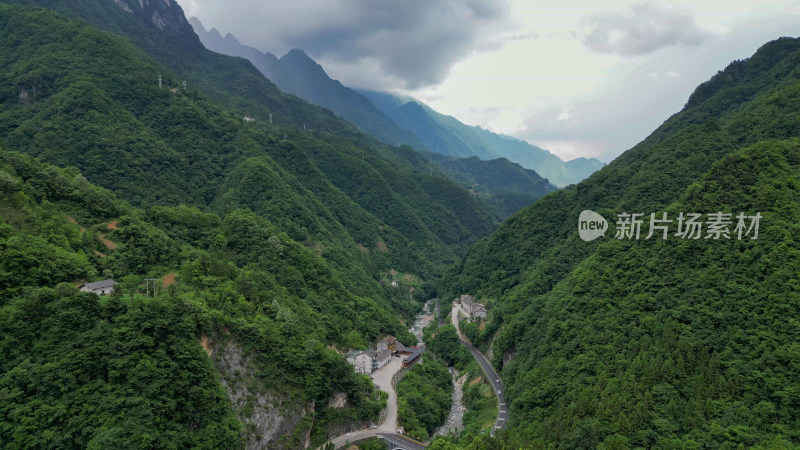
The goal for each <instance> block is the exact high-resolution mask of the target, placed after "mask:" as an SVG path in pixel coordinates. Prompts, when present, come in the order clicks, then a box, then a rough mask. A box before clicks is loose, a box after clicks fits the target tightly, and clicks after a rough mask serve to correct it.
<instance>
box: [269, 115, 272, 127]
mask: <svg viewBox="0 0 800 450" xmlns="http://www.w3.org/2000/svg"><path fill="white" fill-rule="evenodd" d="M269 124H270V125H272V113H270V114H269Z"/></svg>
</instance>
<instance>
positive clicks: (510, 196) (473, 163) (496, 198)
mask: <svg viewBox="0 0 800 450" xmlns="http://www.w3.org/2000/svg"><path fill="white" fill-rule="evenodd" d="M425 156H426V157H427V158H428V159H430V160H431V161H433V162H435V163H436V164H438V165H439V166H441V167H442V168H443V169H444V170H445V171H447V173H449V174H450V176H451V177H452V178H453V179H454V180H456V181H458V182H460V183H462V185H463V186H464V187H467V188H469V189H470V190H471V192H472V193H473V194H475V195H481V196H485V198H486V199H487V202H489V204H490V205H492V206H494V208H495V210H496V211H498V213H499V214H500V217H502V218H506V217H508V216H510V215H511V214H513V213H515V212H516V211H518V210H520V209H522V208H524V207H526V206H528V205H530V204H531V203H533V202H535V201H536V200H538V199H539V198H541V197H542V196H544V195H545V194H548V193H550V192H553V191H555V190H556V188H555V187H554V186H552V185H550V182H549V181H548V180H547V179H545V178H542V177H540V176H539V174H537V173H536V172H534V171H533V170H530V169H525V168H524V167H522V166H520V165H519V164H516V163H512V162H511V161H509V160H507V159H505V158H498V159H492V160H488V161H482V160H480V159H478V157H477V156H472V157H470V158H452V157H447V156H444V155H440V154H438V153H430V152H426V153H425Z"/></svg>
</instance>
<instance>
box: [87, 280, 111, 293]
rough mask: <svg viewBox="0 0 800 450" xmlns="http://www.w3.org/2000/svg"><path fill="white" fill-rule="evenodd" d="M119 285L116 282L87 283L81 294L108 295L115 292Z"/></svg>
mask: <svg viewBox="0 0 800 450" xmlns="http://www.w3.org/2000/svg"><path fill="white" fill-rule="evenodd" d="M116 284H117V282H116V281H114V280H103V281H95V282H93V283H86V284H84V285H83V286H81V287H80V291H81V292H91V293H93V294H97V295H108V294H110V293H112V292H114V286H115V285H116Z"/></svg>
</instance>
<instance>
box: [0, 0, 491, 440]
mask: <svg viewBox="0 0 800 450" xmlns="http://www.w3.org/2000/svg"><path fill="white" fill-rule="evenodd" d="M11 3H15V4H8V3H0V42H2V45H3V48H4V49H6V51H4V52H2V53H1V54H0V105H2V107H0V139H2V144H0V148H2V150H0V166H1V167H2V170H1V171H0V183H2V187H3V196H2V202H1V203H2V207H3V214H2V217H1V219H2V222H0V223H1V224H2V225H0V227H2V239H0V251H2V252H3V259H2V262H0V289H2V296H1V297H0V323H1V325H0V333H2V337H1V338H0V342H2V345H3V357H2V358H0V359H2V361H0V392H2V395H3V398H5V399H7V400H8V401H4V402H3V406H2V412H0V446H2V447H6V446H10V447H12V448H13V447H22V446H25V445H33V446H42V447H91V448H108V447H119V448H144V447H149V448H152V447H171V446H178V447H195V446H199V447H206V448H229V447H238V446H240V445H244V444H245V443H246V444H247V445H256V446H266V445H270V446H274V447H277V448H295V447H298V446H304V445H311V444H312V443H313V444H314V445H319V444H321V443H323V442H324V441H325V440H326V439H327V438H328V437H329V434H330V433H338V432H339V431H338V430H342V429H353V428H356V427H360V426H362V425H364V424H368V423H369V422H370V421H372V420H375V419H376V416H377V413H378V412H379V410H380V409H381V408H382V402H383V401H384V399H383V397H381V396H380V395H377V394H376V393H375V392H373V387H372V384H371V383H370V382H369V381H368V379H366V378H365V377H362V376H358V375H356V374H355V373H354V372H353V369H352V367H351V366H349V365H348V364H347V362H346V360H345V358H344V357H343V356H342V355H341V354H340V352H342V351H346V350H348V349H351V348H365V347H366V346H368V345H369V344H370V343H372V342H374V341H375V340H376V339H378V338H380V337H382V336H384V335H386V334H393V335H396V336H398V337H399V338H400V339H401V340H402V341H404V342H406V343H407V344H411V343H412V342H413V341H414V339H413V337H412V336H411V335H410V334H409V333H408V332H407V331H406V330H407V325H405V324H404V323H403V318H404V317H410V316H411V315H413V313H415V312H416V310H417V309H418V308H419V300H418V299H419V298H421V297H422V296H426V295H428V294H429V293H430V289H431V288H430V285H429V283H427V282H428V281H430V280H432V279H435V278H436V276H437V274H440V273H442V271H443V269H444V267H445V265H446V264H449V263H450V262H452V261H453V260H454V259H455V258H456V256H457V255H458V254H460V253H463V251H464V250H465V249H466V247H467V246H468V245H469V244H470V243H471V242H474V241H475V240H476V239H477V238H479V237H480V236H482V235H486V234H488V233H489V232H490V231H491V230H492V229H493V228H494V227H495V222H496V219H495V216H494V213H493V212H492V210H491V208H490V207H489V206H488V205H487V204H486V203H485V202H483V201H482V200H480V199H477V198H475V197H474V196H471V195H470V194H469V193H468V192H467V191H466V190H464V189H463V188H461V187H460V186H459V185H457V184H456V183H454V182H452V181H451V180H449V179H448V178H447V176H446V175H445V173H444V172H443V171H442V170H441V169H440V168H439V167H437V166H435V165H433V164H431V163H430V162H429V161H427V160H426V159H425V158H424V157H423V156H422V155H421V154H419V153H418V152H416V151H414V150H413V149H411V148H410V147H397V148H394V147H390V146H388V145H385V144H382V143H380V142H378V141H376V140H375V139H373V138H371V137H369V136H365V135H362V134H360V133H358V132H356V131H355V129H354V127H353V126H352V125H350V124H349V123H347V122H344V121H342V120H341V119H339V118H337V117H335V116H334V115H333V114H331V113H330V112H329V111H327V110H323V109H321V108H318V107H315V106H312V105H308V104H306V103H305V102H303V101H302V100H300V99H297V98H296V97H293V96H289V95H286V94H283V93H280V92H279V91H278V90H277V89H276V88H275V87H274V86H273V85H271V84H270V83H269V82H268V81H267V80H266V79H264V78H263V76H261V75H260V74H259V73H258V72H256V71H255V69H254V68H252V66H251V65H250V64H249V63H246V65H245V64H240V62H237V61H239V60H237V59H235V58H230V57H225V56H221V55H216V56H215V55H213V54H211V53H210V52H207V51H206V50H205V49H203V48H202V47H201V46H197V45H195V44H196V43H197V42H199V41H197V39H196V37H194V35H193V34H191V33H177V34H176V33H173V32H172V31H170V30H172V28H171V27H172V26H173V25H171V24H174V23H182V22H180V21H178V22H174V21H173V20H169V19H165V20H164V21H163V22H164V23H163V24H162V25H163V29H162V27H161V26H156V25H154V22H152V21H151V20H150V19H151V18H153V17H166V16H168V15H169V14H168V13H170V12H171V13H175V14H177V13H178V12H180V10H179V8H178V7H177V5H175V4H174V3H172V4H171V7H172V8H175V9H174V10H163V9H158V8H162V6H163V5H167V6H170V5H168V4H166V3H161V2H159V5H160V6H158V7H157V9H156V10H157V11H160V12H159V13H158V14H156V13H155V12H154V11H155V10H153V9H152V8H155V6H153V4H151V3H147V4H144V9H137V8H139V6H138V2H130V3H124V2H123V3H124V5H127V6H128V8H127V9H125V8H124V5H123V3H121V2H116V3H112V2H100V1H96V2H95V1H89V0H87V1H83V2H71V1H63V2H41V3H42V4H45V3H46V5H47V6H48V7H50V8H52V9H54V10H56V11H61V12H66V13H67V15H66V16H65V15H61V14H59V13H56V12H54V11H48V10H46V9H42V8H34V7H31V6H30V4H29V3H30V2H11ZM16 3H25V4H24V5H17V4H16ZM37 3H39V2H37ZM149 14H153V15H152V16H149ZM181 14H182V13H181ZM76 15H78V16H80V17H83V19H84V20H75V16H76ZM174 17H177V16H174ZM176 20H177V19H176ZM158 23H160V22H158V21H157V22H155V24H158ZM93 24H98V25H102V24H104V25H105V27H106V28H108V29H110V30H113V31H116V32H120V33H122V35H117V34H114V33H112V32H109V31H103V30H99V29H97V28H94V27H93V26H92V25H93ZM192 42H195V44H192ZM154 48H155V49H156V50H154ZM173 57H174V58H173ZM218 67H220V68H219V69H218ZM202 71H205V73H203V75H204V76H200V73H201V72H202ZM187 73H192V74H193V75H191V76H189V75H187ZM158 75H161V77H162V83H163V86H162V87H161V88H159V85H158V81H157V79H158ZM229 75H233V78H232V79H233V80H243V81H246V82H247V83H250V84H251V86H250V87H251V88H252V89H253V93H254V95H253V96H252V97H246V96H242V97H238V98H237V97H236V95H237V93H241V92H243V91H241V90H240V89H239V88H240V87H241V86H238V87H231V86H227V85H226V84H225V83H220V82H219V80H221V79H225V77H227V76H229ZM184 79H188V80H189V83H188V88H187V89H184V87H183V85H182V81H183V80H184ZM273 95H274V96H273ZM259 96H261V97H262V98H261V99H259ZM218 99H220V100H219V101H218ZM262 100H263V101H262ZM275 105H277V106H279V107H280V108H284V109H280V108H279V109H272V107H273V106H275ZM295 106H297V108H295ZM270 111H281V112H282V114H285V116H284V117H285V118H292V120H291V121H286V120H284V119H281V120H276V121H275V122H276V123H273V124H269V122H268V120H267V119H266V117H265V116H266V115H267V113H268V112H270ZM326 111H327V112H326ZM248 114H252V116H251V117H254V118H255V120H254V121H250V120H245V118H244V116H245V115H248ZM295 119H297V120H295ZM306 119H309V120H308V121H306ZM303 124H307V128H308V129H307V130H304V129H303V126H302V125H303ZM312 127H313V129H312ZM7 148H9V149H14V150H15V151H19V152H21V153H22V154H24V155H21V154H16V153H11V152H10V151H8V150H6V149H7ZM32 157H35V158H36V159H35V160H34V159H32ZM39 161H42V162H39ZM49 164H55V165H58V166H62V167H67V168H62V169H58V168H55V167H54V166H51V165H49ZM84 177H85V178H84ZM92 183H96V184H97V185H100V186H102V187H103V188H105V189H108V191H106V190H104V189H101V188H97V187H94V186H93V185H92ZM111 192H113V193H114V194H111ZM116 196H118V197H116ZM117 198H119V199H121V200H117ZM126 201H127V202H129V203H125V202H126ZM112 222H113V223H114V227H113V228H112V227H111V223H112ZM391 270H398V271H402V272H404V273H414V274H415V275H417V276H418V277H420V278H422V280H424V281H426V283H424V284H423V286H422V287H421V288H420V289H418V291H417V292H416V293H415V294H414V296H417V298H414V296H412V295H409V294H410V292H408V291H406V290H402V291H399V290H397V289H393V288H391V287H390V286H388V285H386V284H383V283H382V282H381V280H383V279H384V278H385V274H386V273H387V272H389V271H391ZM167 275H169V276H174V277H176V278H177V283H178V284H177V285H174V286H172V287H170V288H169V289H166V290H165V291H162V295H161V296H159V297H157V298H155V299H153V298H146V296H145V295H143V294H144V292H143V291H144V286H142V285H141V283H143V280H144V279H145V278H154V279H157V280H161V279H162V278H164V277H166V276H167ZM110 277H113V278H114V279H116V280H117V281H118V282H119V283H120V284H119V285H118V292H119V295H115V296H113V297H112V298H107V297H104V298H101V299H97V297H96V296H94V295H93V294H84V293H79V292H78V291H77V290H76V289H75V287H74V286H72V284H80V283H81V282H82V281H90V280H97V279H102V278H110ZM65 283H67V284H65ZM78 318H80V319H78ZM201 342H206V343H207V344H204V345H206V346H207V348H206V353H204V352H203V348H202V347H201V346H200V343H201ZM104 349H106V350H104ZM209 356H211V357H210V358H209ZM176 360H177V361H176ZM189 372H191V374H192V376H189V375H185V376H184V375H182V374H185V373H186V374H188V373H189ZM181 376H183V378H180V379H179V377H181ZM47 380H50V381H47ZM342 395H344V398H346V406H345V407H343V408H334V407H329V406H328V405H329V404H330V403H331V399H332V398H333V397H334V396H339V397H341V396H342Z"/></svg>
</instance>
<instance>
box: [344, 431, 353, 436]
mask: <svg viewBox="0 0 800 450" xmlns="http://www.w3.org/2000/svg"><path fill="white" fill-rule="evenodd" d="M344 435H345V436H347V437H350V436H352V435H353V433H351V432H349V431H348V432H347V433H345V434H344Z"/></svg>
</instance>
